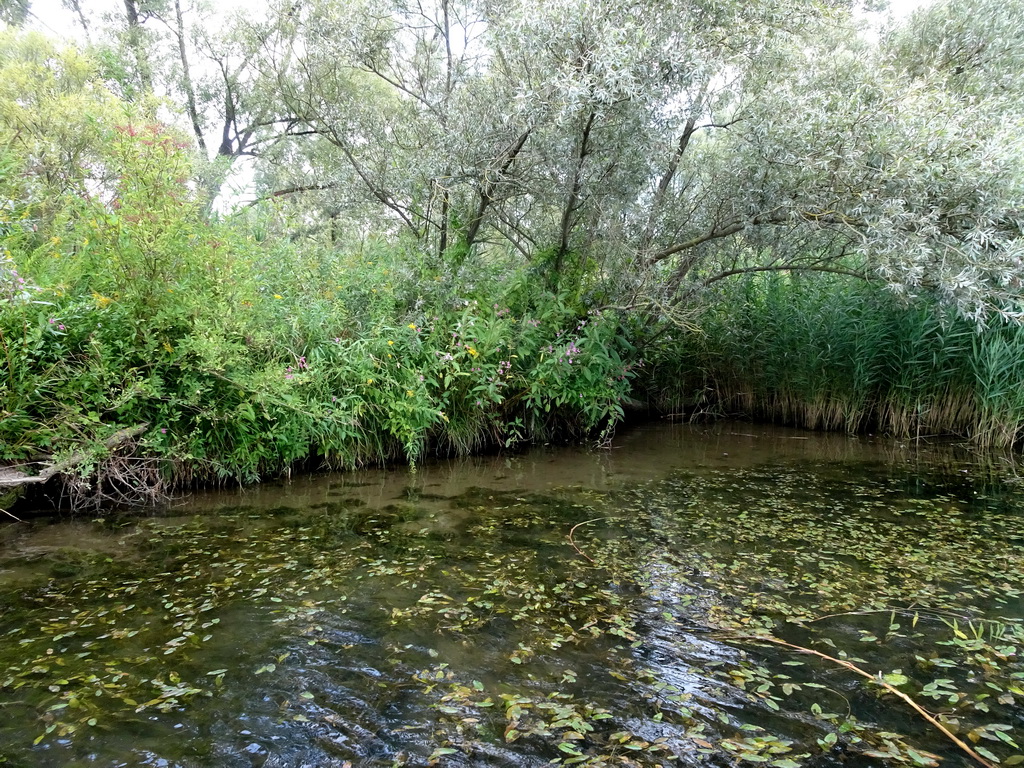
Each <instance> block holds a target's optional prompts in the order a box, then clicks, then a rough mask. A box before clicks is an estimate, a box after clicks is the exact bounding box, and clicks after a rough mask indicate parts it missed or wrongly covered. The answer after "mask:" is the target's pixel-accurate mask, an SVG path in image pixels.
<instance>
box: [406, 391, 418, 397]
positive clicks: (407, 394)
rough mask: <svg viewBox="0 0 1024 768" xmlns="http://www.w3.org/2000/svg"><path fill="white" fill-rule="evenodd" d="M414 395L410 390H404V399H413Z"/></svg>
mask: <svg viewBox="0 0 1024 768" xmlns="http://www.w3.org/2000/svg"><path fill="white" fill-rule="evenodd" d="M415 394H416V393H415V392H413V391H412V390H411V389H407V390H405V396H406V397H413V396H414V395H415Z"/></svg>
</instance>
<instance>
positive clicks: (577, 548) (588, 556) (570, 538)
mask: <svg viewBox="0 0 1024 768" xmlns="http://www.w3.org/2000/svg"><path fill="white" fill-rule="evenodd" d="M604 519H605V518H603V517H595V518H593V519H592V520H584V521H583V522H582V523H576V525H574V526H573V527H572V528H570V529H569V545H570V546H571V547H572V548H573V549H575V550H576V552H577V553H579V554H580V555H581V556H583V557H585V558H586V559H587V560H589V561H590V562H592V563H593V562H594V558H592V557H591V556H590V555H588V554H587V553H586V552H584V551H583V550H582V549H580V548H579V547H577V546H576V542H575V541H573V538H572V535H573V534H574V533H576V529H577V528H579V527H580V526H581V525H587V524H589V523H596V522H597V521H598V520H604Z"/></svg>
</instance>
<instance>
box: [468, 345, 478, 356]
mask: <svg viewBox="0 0 1024 768" xmlns="http://www.w3.org/2000/svg"><path fill="white" fill-rule="evenodd" d="M469 354H471V355H472V356H473V357H476V356H477V355H479V354H480V353H479V352H477V351H476V350H475V349H473V348H472V347H470V348H469Z"/></svg>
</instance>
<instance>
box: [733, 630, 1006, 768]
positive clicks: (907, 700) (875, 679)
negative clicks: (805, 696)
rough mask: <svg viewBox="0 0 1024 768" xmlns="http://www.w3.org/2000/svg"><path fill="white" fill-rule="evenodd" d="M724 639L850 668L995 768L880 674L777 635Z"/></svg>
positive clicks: (974, 758)
mask: <svg viewBox="0 0 1024 768" xmlns="http://www.w3.org/2000/svg"><path fill="white" fill-rule="evenodd" d="M726 639H728V640H738V641H741V642H743V641H746V642H757V643H771V644H772V645H780V646H783V647H784V648H789V649H791V650H794V651H797V652H798V653H806V654H809V655H811V656H817V657H818V658H819V659H824V660H825V661H829V662H832V663H833V664H838V665H839V666H841V667H844V668H845V669H848V670H850V671H851V672H853V673H854V674H857V675H860V676H861V677H864V678H867V679H868V680H870V681H872V682H873V683H875V684H877V685H880V686H882V687H883V688H885V690H887V691H888V692H889V693H891V694H893V695H894V696H896V697H897V698H899V699H901V700H902V701H903V702H904V703H905V704H906V705H907V706H909V707H910V708H911V709H913V710H914V711H915V712H917V714H919V715H920V716H921V717H923V718H924V719H925V720H927V721H928V723H929V724H930V725H931V726H932V727H934V728H936V729H937V730H939V731H941V732H942V734H943V735H945V736H946V738H948V739H949V740H950V741H952V742H953V743H954V744H956V745H957V746H958V747H959V748H960V749H961V750H962V751H963V752H964V753H965V754H967V755H968V756H969V757H970V758H971V759H972V760H975V761H976V762H977V763H978V764H980V765H983V766H984V767H985V768H996V766H995V765H994V764H993V763H991V762H990V761H988V760H986V759H985V758H984V757H982V756H981V755H979V754H978V753H977V752H976V751H975V750H974V749H972V748H971V746H970V745H969V744H967V742H965V741H964V740H963V739H960V738H958V737H957V736H956V734H954V733H953V732H952V731H951V730H949V729H948V728H947V727H946V726H945V725H943V724H942V723H941V722H940V721H939V720H938V719H937V718H936V717H934V716H933V715H932V714H930V713H929V712H928V711H927V710H925V709H924V708H923V707H922V706H921V705H920V704H918V703H917V702H916V701H914V700H913V699H912V698H910V697H909V696H908V695H907V694H905V693H904V692H903V691H901V690H899V689H898V688H896V687H895V686H894V685H890V684H889V683H887V682H885V680H883V679H882V677H881V675H880V674H879V675H872V674H871V673H870V672H867V671H865V670H863V669H861V668H860V667H858V666H857V665H856V664H854V663H852V662H850V661H847V660H845V659H837V658H836V657H835V656H829V655H828V654H827V653H822V652H821V651H816V650H814V649H813V648H805V647H804V646H802V645H796V644H795V643H788V642H786V641H785V640H779V639H778V638H777V637H771V636H770V635H732V634H727V635H726Z"/></svg>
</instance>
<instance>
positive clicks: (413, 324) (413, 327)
mask: <svg viewBox="0 0 1024 768" xmlns="http://www.w3.org/2000/svg"><path fill="white" fill-rule="evenodd" d="M405 327H406V328H412V329H413V330H414V331H415V330H416V323H409V324H408V325H407V326H405Z"/></svg>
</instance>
